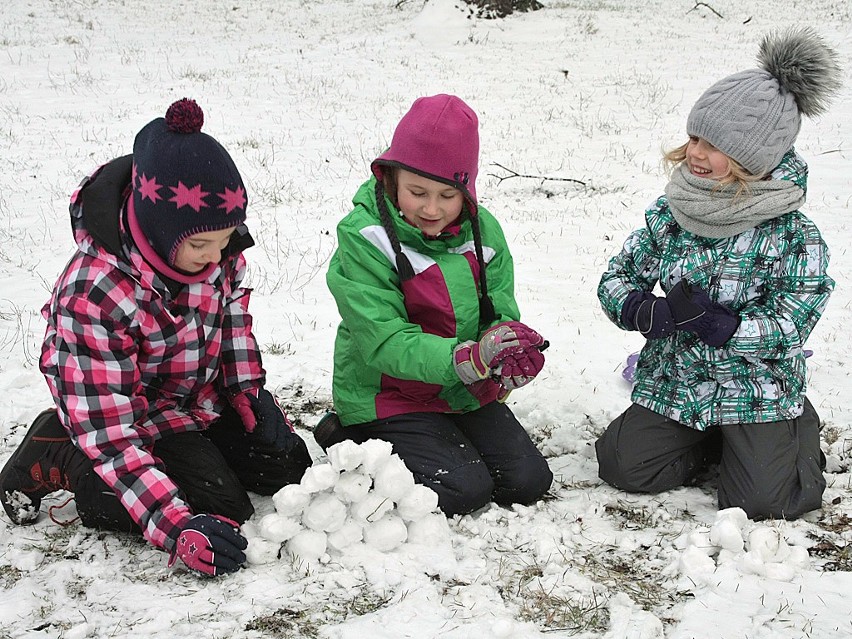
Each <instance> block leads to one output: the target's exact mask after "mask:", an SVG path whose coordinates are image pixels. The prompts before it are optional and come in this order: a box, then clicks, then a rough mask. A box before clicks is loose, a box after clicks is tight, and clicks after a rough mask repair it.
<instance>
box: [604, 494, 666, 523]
mask: <svg viewBox="0 0 852 639" xmlns="http://www.w3.org/2000/svg"><path fill="white" fill-rule="evenodd" d="M604 510H605V511H606V512H607V514H610V515H614V516H616V517H619V518H621V520H622V521H621V523H620V526H621V528H622V529H624V528H626V529H633V530H641V529H643V528H653V527H654V526H656V518H655V517H654V515H653V513H652V512H651V511H649V510H647V509H646V508H645V506H633V505H632V504H625V503H624V502H621V501H619V502H617V503H615V504H607V505H606V506H605V507H604Z"/></svg>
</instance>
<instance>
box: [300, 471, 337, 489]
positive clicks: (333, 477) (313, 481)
mask: <svg viewBox="0 0 852 639" xmlns="http://www.w3.org/2000/svg"><path fill="white" fill-rule="evenodd" d="M338 475H339V473H338V472H337V471H336V470H335V469H334V468H332V467H331V464H316V465H314V466H311V467H310V468H308V469H307V470H306V471H305V474H304V475H303V476H302V482H301V486H302V488H304V489H305V490H306V491H308V492H309V493H318V492H321V491H323V490H328V489H329V488H331V487H332V486H334V484H335V482H336V481H337V477H338Z"/></svg>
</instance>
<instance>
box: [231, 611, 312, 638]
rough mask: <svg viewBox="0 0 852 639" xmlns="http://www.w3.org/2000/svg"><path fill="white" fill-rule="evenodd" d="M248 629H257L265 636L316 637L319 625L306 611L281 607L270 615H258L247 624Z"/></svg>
mask: <svg viewBox="0 0 852 639" xmlns="http://www.w3.org/2000/svg"><path fill="white" fill-rule="evenodd" d="M245 630H246V631H251V630H256V631H257V632H259V633H260V634H262V635H263V636H265V637H267V636H268V637H284V638H287V639H289V638H290V637H293V638H294V639H295V638H296V637H316V636H318V632H319V626H318V625H317V624H316V623H314V622H313V621H311V620H310V618H309V616H308V614H307V613H306V612H304V611H297V610H290V609H289V608H279V609H278V610H276V611H275V612H273V613H272V614H269V615H262V616H260V617H256V618H255V619H254V620H252V621H250V622H249V623H247V624H246V627H245Z"/></svg>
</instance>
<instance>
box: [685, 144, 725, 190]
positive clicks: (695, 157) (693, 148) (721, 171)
mask: <svg viewBox="0 0 852 639" xmlns="http://www.w3.org/2000/svg"><path fill="white" fill-rule="evenodd" d="M686 165H687V166H688V167H689V170H690V172H691V173H692V174H693V175H695V176H698V177H702V178H706V179H708V180H721V179H722V178H724V177H726V176H727V175H728V173H730V171H731V165H730V163H729V162H728V156H727V155H725V154H724V153H722V152H721V151H720V150H719V149H717V148H716V147H715V146H713V145H712V144H710V143H709V142H708V141H707V140H705V139H704V138H699V137H696V136H694V135H691V136H689V143H688V144H687V145H686Z"/></svg>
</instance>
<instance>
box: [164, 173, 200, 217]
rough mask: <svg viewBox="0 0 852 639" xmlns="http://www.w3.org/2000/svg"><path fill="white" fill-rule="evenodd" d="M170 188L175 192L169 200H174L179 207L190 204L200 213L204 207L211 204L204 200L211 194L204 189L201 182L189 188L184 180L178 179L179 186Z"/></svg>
mask: <svg viewBox="0 0 852 639" xmlns="http://www.w3.org/2000/svg"><path fill="white" fill-rule="evenodd" d="M169 188H170V189H171V190H172V193H174V194H175V196H174V197H173V198H171V199H170V200H169V202H174V203H175V204H176V205H177V207H178V208H179V209H180V208H183V207H184V206H188V207H190V208H191V209H192V210H194V211H195V212H196V213H198V212H199V211H200V210H201V208H202V207H206V206H209V204H207V202H205V201H204V198H205V197H207V196H208V195H210V193H208V192H207V191H202V190H201V185H200V184H196V185H195V186H193V187H192V188H191V189H190V188H187V186H186V185H185V184H184V183H183V182H181V181H180V180H178V183H177V186H170V187H169Z"/></svg>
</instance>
